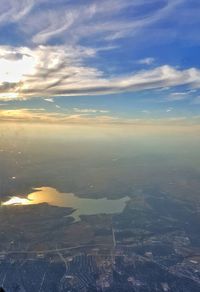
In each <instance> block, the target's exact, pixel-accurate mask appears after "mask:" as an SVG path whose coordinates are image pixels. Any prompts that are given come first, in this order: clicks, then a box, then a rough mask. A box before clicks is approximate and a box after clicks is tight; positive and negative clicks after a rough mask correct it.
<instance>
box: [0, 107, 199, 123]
mask: <svg viewBox="0 0 200 292" xmlns="http://www.w3.org/2000/svg"><path fill="white" fill-rule="evenodd" d="M3 122H14V123H19V122H22V123H41V124H42V123H44V124H46V123H47V124H51V123H52V124H62V125H68V124H72V125H97V124H99V125H116V126H118V125H121V126H123V125H125V126H128V125H130V126H153V127H155V126H158V127H160V126H165V127H166V126H170V127H171V128H172V127H174V126H181V127H188V126H194V125H197V126H199V125H200V116H195V117H192V118H188V117H185V116H182V117H176V116H175V117H171V118H157V119H156V118H148V119H147V118H122V117H118V116H112V115H100V116H99V115H94V116H88V115H85V114H65V113H57V112H45V111H44V110H43V109H28V108H21V109H13V110H2V109H0V123H3Z"/></svg>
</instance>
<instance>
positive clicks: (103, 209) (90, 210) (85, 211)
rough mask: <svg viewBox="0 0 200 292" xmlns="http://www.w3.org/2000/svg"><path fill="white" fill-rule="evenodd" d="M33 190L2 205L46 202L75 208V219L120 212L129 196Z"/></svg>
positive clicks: (46, 188) (42, 189) (44, 188)
mask: <svg viewBox="0 0 200 292" xmlns="http://www.w3.org/2000/svg"><path fill="white" fill-rule="evenodd" d="M34 190H35V192H33V193H30V194H29V195H28V196H27V198H20V197H11V198H10V199H9V200H8V201H6V202H4V203H3V205H30V204H40V203H44V202H46V203H48V204H50V205H54V206H59V207H70V208H73V209H75V210H76V211H74V212H73V214H72V216H73V217H74V218H75V220H79V216H80V215H93V214H113V213H120V212H122V211H123V209H124V207H125V205H126V202H127V201H128V200H129V197H123V198H121V199H118V200H108V199H106V198H102V199H87V198H79V197H77V196H75V195H74V194H73V193H60V192H59V191H57V190H56V189H54V188H50V187H41V188H35V189H34Z"/></svg>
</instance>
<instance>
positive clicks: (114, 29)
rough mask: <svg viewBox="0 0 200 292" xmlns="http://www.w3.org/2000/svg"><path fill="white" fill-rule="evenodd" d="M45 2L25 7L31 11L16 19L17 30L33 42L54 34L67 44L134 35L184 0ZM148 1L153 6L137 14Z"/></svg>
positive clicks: (164, 15)
mask: <svg viewBox="0 0 200 292" xmlns="http://www.w3.org/2000/svg"><path fill="white" fill-rule="evenodd" d="M27 2H30V1H28V0H27ZM45 2H47V3H48V2H49V1H42V0H41V1H39V0H37V1H35V11H34V10H33V11H31V10H29V11H31V13H29V14H27V13H26V17H23V18H22V19H21V21H19V23H18V26H19V28H20V30H21V32H23V33H24V34H26V35H27V36H28V37H29V38H30V39H32V42H33V43H36V44H46V43H47V42H48V41H50V40H52V39H54V38H60V39H62V40H63V42H67V44H69V43H74V42H76V43H80V41H81V40H82V39H84V38H90V39H91V38H92V39H93V42H94V40H103V41H106V42H107V41H108V42H109V41H110V40H117V39H119V38H123V37H127V36H129V37H130V36H135V35H137V33H138V32H140V31H141V29H143V28H145V27H148V26H150V25H152V24H154V23H156V22H158V21H159V20H161V19H164V18H165V17H166V16H168V15H169V14H170V13H172V12H173V10H174V9H175V8H176V7H177V5H180V4H181V3H183V2H184V0H173V1H163V3H161V5H156V4H158V3H157V0H151V1H150V3H147V2H148V1H146V0H140V1H139V0H134V1H129V0H101V1H99V0H93V1H90V0H86V1H82V2H79V3H76V1H70V0H69V1H60V3H59V5H56V6H55V5H52V3H48V4H49V5H47V3H45ZM50 2H51V1H50ZM31 4H32V3H31V2H30V3H29V5H30V6H31ZM44 4H45V5H44ZM149 4H150V5H151V7H153V9H151V10H150V11H148V9H147V10H146V9H143V14H141V13H140V12H139V11H140V9H142V8H144V7H146V6H148V5H149ZM130 10H132V11H134V13H133V14H132V17H131V18H127V17H124V15H126V14H127V12H129V11H130ZM145 11H146V12H145ZM35 19H37V21H35ZM64 39H65V40H67V41H64Z"/></svg>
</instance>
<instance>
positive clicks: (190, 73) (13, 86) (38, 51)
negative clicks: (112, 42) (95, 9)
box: [0, 46, 200, 102]
mask: <svg viewBox="0 0 200 292" xmlns="http://www.w3.org/2000/svg"><path fill="white" fill-rule="evenodd" d="M7 50H8V51H13V52H15V53H16V54H17V53H19V54H21V55H22V57H21V59H20V60H9V61H8V62H9V63H8V64H9V66H8V68H7V66H2V67H1V68H0V71H1V72H2V74H1V75H0V99H1V100H12V99H29V98H34V97H43V98H44V99H45V100H46V101H50V102H52V101H53V98H54V97H56V96H73V95H101V94H108V93H109V94H112V93H120V92H127V91H139V90H147V89H159V88H163V87H164V88H165V87H173V86H178V85H189V86H191V87H193V88H198V87H200V70H199V69H196V68H189V69H184V70H180V69H179V70H178V69H176V68H174V67H172V66H169V65H164V66H159V67H155V68H152V69H147V70H141V71H138V72H135V73H132V74H129V75H120V76H116V77H113V76H110V77H109V76H108V75H105V74H104V72H103V71H101V70H99V69H97V68H95V67H92V66H88V65H86V64H85V62H86V60H88V58H93V57H94V56H95V55H96V51H95V50H94V49H90V48H83V47H75V48H74V47H67V48H65V47H62V46H58V47H57V46H38V47H36V48H34V49H29V48H25V47H22V48H21V47H18V48H14V47H9V48H7V49H5V48H4V53H5V57H4V55H3V54H2V56H1V58H0V64H7V63H5V61H7V59H6V56H7ZM1 51H3V49H2V50H1ZM49 60H51V62H49ZM19 62H20V63H19ZM186 97H187V95H186V93H182V92H180V93H172V94H171V95H170V96H169V100H182V99H183V98H186Z"/></svg>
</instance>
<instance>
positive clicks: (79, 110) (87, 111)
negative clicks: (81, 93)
mask: <svg viewBox="0 0 200 292" xmlns="http://www.w3.org/2000/svg"><path fill="white" fill-rule="evenodd" d="M73 110H74V111H75V112H76V113H84V114H98V113H100V114H105V113H109V111H108V110H101V109H93V108H73Z"/></svg>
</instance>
